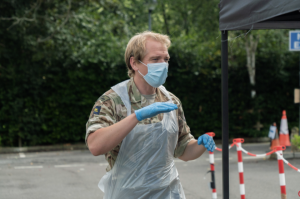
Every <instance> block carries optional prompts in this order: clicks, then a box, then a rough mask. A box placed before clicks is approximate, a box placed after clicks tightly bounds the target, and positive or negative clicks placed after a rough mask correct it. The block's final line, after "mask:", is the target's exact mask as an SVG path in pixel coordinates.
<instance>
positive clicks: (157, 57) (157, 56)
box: [149, 55, 170, 59]
mask: <svg viewBox="0 0 300 199" xmlns="http://www.w3.org/2000/svg"><path fill="white" fill-rule="evenodd" d="M160 57H162V56H160V55H158V56H152V57H150V58H149V59H154V58H160ZM165 58H168V59H170V56H165Z"/></svg>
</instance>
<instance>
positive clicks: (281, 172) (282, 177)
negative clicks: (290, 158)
mask: <svg viewBox="0 0 300 199" xmlns="http://www.w3.org/2000/svg"><path fill="white" fill-rule="evenodd" d="M276 148H277V150H278V151H277V152H278V153H279V154H280V155H277V161H278V169H279V184H280V192H281V199H286V187H285V174H284V166H283V159H282V150H284V149H283V148H285V147H284V146H279V147H276Z"/></svg>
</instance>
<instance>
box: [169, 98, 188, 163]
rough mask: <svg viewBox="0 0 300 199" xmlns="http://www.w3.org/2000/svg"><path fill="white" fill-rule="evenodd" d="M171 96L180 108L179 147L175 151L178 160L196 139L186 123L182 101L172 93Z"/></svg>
mask: <svg viewBox="0 0 300 199" xmlns="http://www.w3.org/2000/svg"><path fill="white" fill-rule="evenodd" d="M170 95H171V98H172V100H173V102H174V103H175V104H176V105H177V106H178V109H177V118H178V120H177V121H178V127H179V133H178V141H177V145H176V148H175V151H174V157H175V158H178V157H180V156H182V155H183V153H184V150H185V148H186V146H187V145H188V143H189V142H190V141H191V140H192V139H194V136H193V135H192V134H191V130H190V127H189V126H188V125H187V123H186V120H185V117H184V112H183V108H182V104H181V102H180V100H179V99H178V98H177V97H176V96H175V95H174V94H172V93H170Z"/></svg>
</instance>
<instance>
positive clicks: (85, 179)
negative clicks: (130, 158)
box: [0, 144, 300, 199]
mask: <svg viewBox="0 0 300 199" xmlns="http://www.w3.org/2000/svg"><path fill="white" fill-rule="evenodd" d="M243 147H244V148H245V149H246V150H248V151H249V152H251V153H255V154H262V153H265V152H266V151H267V150H268V144H244V145H243ZM229 157H230V162H229V170H230V185H229V187H230V198H231V199H239V198H240V196H239V174H238V168H237V155H236V149H235V148H232V149H231V150H230V156H229ZM208 158H209V155H208V153H207V152H206V153H205V154H203V155H202V156H201V157H200V158H199V159H197V160H195V161H190V162H183V161H181V160H178V159H176V160H175V162H176V166H177V168H178V172H179V175H180V179H181V182H182V185H183V187H184V191H185V195H186V198H187V199H202V198H208V199H209V198H211V190H210V188H209V183H210V174H206V173H207V171H208V170H209V165H210V164H209V159H208ZM243 160H244V178H245V189H246V198H247V199H251V198H253V199H254V198H255V199H259V198H264V199H265V198H272V199H276V198H278V199H279V198H280V186H279V175H278V164H277V161H276V160H269V159H263V158H253V157H251V156H247V155H245V154H243ZM288 161H289V162H290V163H291V164H293V165H294V166H296V167H298V168H300V159H288ZM106 166H107V163H106V162H105V159H104V156H98V157H94V156H92V155H91V154H90V152H89V151H59V152H39V153H16V154H0V199H65V198H66V199H70V198H72V199H83V198H89V199H96V198H97V199H99V198H102V197H103V193H102V192H101V190H100V189H99V188H98V186H97V185H98V182H99V180H100V178H101V177H102V176H103V175H104V174H105V168H106ZM284 167H285V180H286V189H287V196H288V198H291V199H297V198H299V199H300V196H298V192H300V173H299V172H297V171H295V170H293V169H291V168H290V167H288V166H287V165H285V166H284ZM215 168H216V188H217V195H218V198H222V161H221V153H220V152H218V151H216V152H215ZM299 194H300V193H299Z"/></svg>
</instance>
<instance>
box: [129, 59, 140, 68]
mask: <svg viewBox="0 0 300 199" xmlns="http://www.w3.org/2000/svg"><path fill="white" fill-rule="evenodd" d="M137 64H138V63H137V61H136V60H135V59H134V57H130V65H131V68H132V69H133V70H134V71H138V70H139V69H138V67H137Z"/></svg>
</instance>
